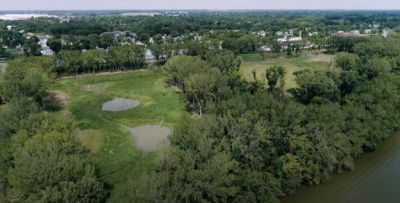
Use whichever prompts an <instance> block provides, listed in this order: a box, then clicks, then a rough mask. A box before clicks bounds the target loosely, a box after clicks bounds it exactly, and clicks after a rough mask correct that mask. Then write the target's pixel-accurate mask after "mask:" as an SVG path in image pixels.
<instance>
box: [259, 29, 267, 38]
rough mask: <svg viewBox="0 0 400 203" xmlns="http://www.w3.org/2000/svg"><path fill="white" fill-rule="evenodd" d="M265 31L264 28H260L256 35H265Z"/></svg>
mask: <svg viewBox="0 0 400 203" xmlns="http://www.w3.org/2000/svg"><path fill="white" fill-rule="evenodd" d="M266 34H267V33H266V32H265V31H264V30H261V31H259V32H258V33H257V35H258V36H261V37H265V35H266Z"/></svg>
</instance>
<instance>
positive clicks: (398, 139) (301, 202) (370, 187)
mask: <svg viewBox="0 0 400 203" xmlns="http://www.w3.org/2000/svg"><path fill="white" fill-rule="evenodd" d="M332 180H333V182H332V183H331V184H326V185H317V186H311V187H307V186H301V187H300V188H298V189H297V190H296V193H295V194H294V195H292V196H289V197H286V198H283V199H282V200H281V203H399V202H400V132H395V133H392V135H390V136H389V137H388V139H387V140H386V141H385V142H384V143H383V144H382V146H381V147H380V148H379V149H378V150H376V151H375V152H370V153H364V154H363V155H362V156H361V158H359V159H357V160H356V162H355V169H354V170H353V171H346V172H343V173H342V174H335V175H333V178H332Z"/></svg>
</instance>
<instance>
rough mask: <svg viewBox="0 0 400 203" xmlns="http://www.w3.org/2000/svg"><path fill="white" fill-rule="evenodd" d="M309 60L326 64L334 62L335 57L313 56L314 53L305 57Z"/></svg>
mask: <svg viewBox="0 0 400 203" xmlns="http://www.w3.org/2000/svg"><path fill="white" fill-rule="evenodd" d="M307 57H308V58H309V59H310V61H326V62H331V61H333V60H334V58H335V56H333V55H326V54H321V53H320V54H318V55H317V54H314V53H312V54H311V53H310V54H309V55H308V56H307Z"/></svg>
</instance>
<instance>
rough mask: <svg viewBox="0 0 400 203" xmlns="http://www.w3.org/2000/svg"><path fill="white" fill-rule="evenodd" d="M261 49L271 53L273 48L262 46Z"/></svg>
mask: <svg viewBox="0 0 400 203" xmlns="http://www.w3.org/2000/svg"><path fill="white" fill-rule="evenodd" d="M260 49H261V50H264V51H271V48H270V47H269V46H266V45H264V46H261V48H260Z"/></svg>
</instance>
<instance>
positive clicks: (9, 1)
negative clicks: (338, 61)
mask: <svg viewBox="0 0 400 203" xmlns="http://www.w3.org/2000/svg"><path fill="white" fill-rule="evenodd" d="M115 9H124V10H136V9H137V10H151V9H154V10H156V9H157V10H158V9H171V10H178V9H182V10H183V9H362V10H364V9H367V10H399V9H400V0H0V10H115Z"/></svg>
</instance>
